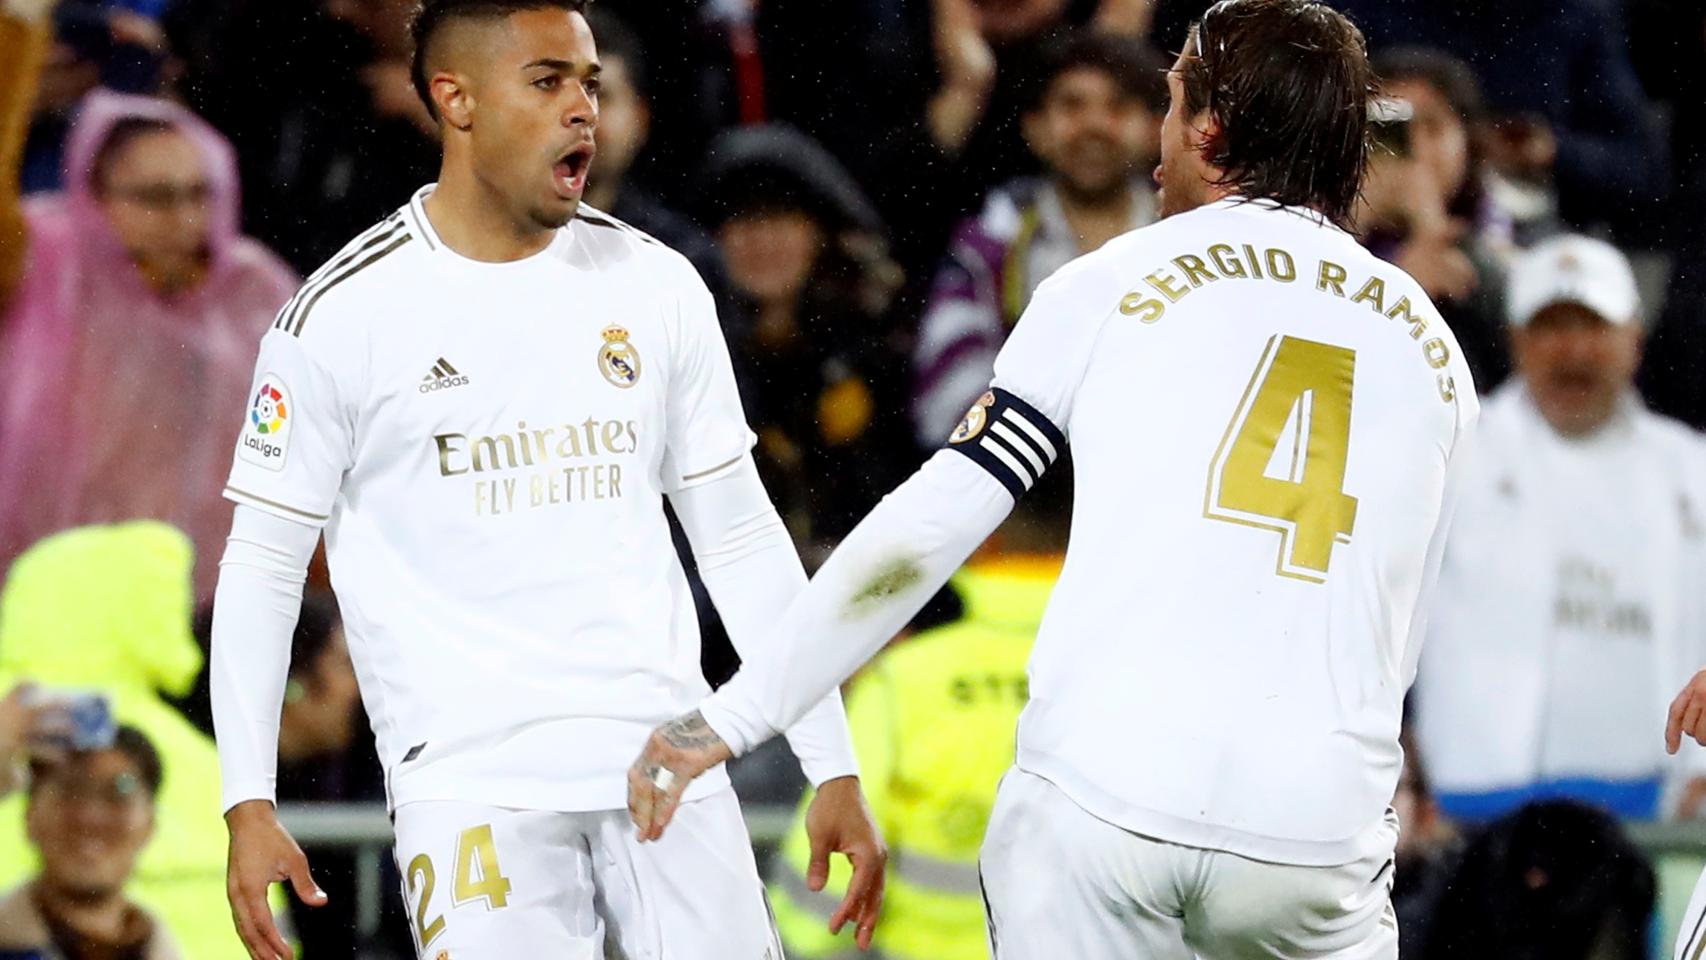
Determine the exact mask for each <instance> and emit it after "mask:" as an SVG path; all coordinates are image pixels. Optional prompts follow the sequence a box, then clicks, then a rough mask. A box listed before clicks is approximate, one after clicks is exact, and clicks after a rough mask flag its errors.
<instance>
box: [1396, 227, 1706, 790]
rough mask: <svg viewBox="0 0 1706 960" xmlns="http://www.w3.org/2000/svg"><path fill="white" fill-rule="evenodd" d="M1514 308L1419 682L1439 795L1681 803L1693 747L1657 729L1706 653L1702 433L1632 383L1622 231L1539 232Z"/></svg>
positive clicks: (1634, 331) (1634, 319) (1638, 331)
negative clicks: (1510, 365) (1677, 748)
mask: <svg viewBox="0 0 1706 960" xmlns="http://www.w3.org/2000/svg"><path fill="white" fill-rule="evenodd" d="M1508 306H1509V311H1510V315H1509V319H1510V324H1511V329H1510V335H1511V346H1512V354H1513V357H1514V359H1515V361H1516V374H1517V375H1516V376H1515V377H1513V378H1512V380H1511V381H1510V382H1509V383H1508V384H1506V385H1505V386H1504V387H1502V388H1500V389H1499V390H1498V391H1497V392H1495V393H1494V394H1493V395H1492V396H1491V397H1489V398H1488V400H1487V403H1486V405H1485V406H1484V407H1483V408H1482V420H1481V424H1482V426H1481V429H1482V442H1481V443H1480V445H1479V447H1478V449H1477V454H1476V460H1475V462H1473V463H1472V464H1471V469H1470V471H1469V472H1468V473H1467V474H1466V475H1465V477H1464V488H1463V493H1462V499H1461V501H1460V502H1459V507H1458V514H1457V517H1458V519H1457V521H1456V523H1455V524H1454V526H1453V527H1452V532H1451V536H1450V538H1449V539H1448V540H1447V543H1446V551H1445V558H1444V561H1443V564H1442V566H1441V570H1440V580H1439V592H1438V594H1437V595H1436V603H1435V605H1434V610H1433V613H1432V619H1431V625H1430V629H1429V635H1428V639H1427V642H1426V644H1425V646H1424V648H1423V654H1422V662H1421V668H1420V672H1419V675H1418V679H1417V683H1416V693H1415V696H1416V698H1417V702H1416V709H1417V716H1416V720H1417V735H1418V736H1417V739H1418V741H1419V744H1420V747H1421V750H1422V752H1423V754H1424V755H1425V756H1426V758H1427V761H1428V765H1429V768H1430V769H1431V771H1432V773H1433V775H1434V780H1435V785H1436V788H1437V792H1438V794H1439V800H1440V804H1441V806H1442V807H1443V808H1444V809H1445V811H1446V812H1447V813H1448V814H1450V815H1452V816H1455V817H1458V818H1461V819H1466V820H1472V821H1473V820H1485V819H1489V818H1492V817H1496V816H1498V815H1500V814H1503V813H1505V812H1507V811H1509V810H1511V809H1514V808H1515V807H1518V806H1520V805H1522V804H1523V803H1526V802H1529V801H1531V800H1537V799H1544V798H1552V797H1569V798H1572V799H1577V800H1582V801H1586V802H1588V803H1592V804H1595V805H1598V806H1601V807H1604V808H1607V809H1609V810H1611V811H1613V812H1615V813H1618V814H1620V815H1624V816H1632V817H1652V816H1655V815H1657V814H1658V813H1659V812H1660V811H1661V810H1665V809H1674V808H1675V807H1676V805H1677V804H1678V803H1679V800H1678V798H1679V797H1680V798H1682V802H1684V803H1685V804H1686V806H1688V807H1694V806H1696V805H1697V804H1698V801H1699V798H1700V796H1701V795H1702V791H1701V790H1700V789H1699V788H1694V789H1686V790H1684V789H1682V788H1684V787H1686V786H1687V785H1688V783H1689V782H1690V781H1691V780H1692V779H1693V778H1694V777H1695V776H1697V775H1698V774H1699V773H1702V772H1706V757H1692V758H1684V759H1683V760H1679V761H1669V760H1667V758H1666V756H1665V754H1664V752H1663V750H1662V747H1663V744H1662V743H1661V742H1660V738H1658V737H1656V736H1655V735H1654V730H1655V729H1656V726H1657V725H1658V724H1659V723H1661V718H1663V717H1664V716H1665V708H1666V705H1667V704H1668V703H1669V701H1670V697H1671V695H1672V694H1673V693H1674V692H1675V690H1676V689H1677V688H1678V687H1679V686H1680V685H1681V684H1682V683H1683V681H1684V680H1686V678H1687V677H1688V676H1689V675H1690V674H1691V673H1692V672H1693V670H1694V669H1695V668H1696V667H1698V666H1699V665H1700V663H1702V662H1706V653H1703V652H1702V643H1701V641H1702V639H1703V638H1706V591H1703V590H1701V589H1700V584H1701V583H1702V582H1706V581H1703V580H1702V579H1701V575H1702V573H1703V572H1706V444H1703V443H1702V440H1701V438H1700V436H1699V435H1697V434H1695V433H1694V432H1693V431H1691V430H1690V429H1688V428H1687V427H1685V426H1684V425H1682V424H1681V423H1678V422H1676V421H1673V420H1669V419H1667V418H1664V417H1661V416H1659V415H1657V414H1655V413H1652V412H1651V411H1649V410H1648V409H1647V408H1646V407H1645V406H1644V405H1643V404H1642V403H1641V400H1640V398H1639V397H1638V396H1637V395H1636V393H1635V391H1634V389H1633V387H1632V383H1633V381H1634V376H1635V370H1636V367H1637V366H1638V365H1639V363H1640V359H1641V347H1642V341H1643V331H1642V328H1641V324H1640V318H1639V313H1640V301H1639V297H1638V295H1637V293H1636V288H1635V277H1634V274H1633V272H1632V271H1631V270H1630V267H1629V262H1628V260H1627V259H1625V258H1624V257H1623V255H1622V254H1621V253H1619V252H1618V251H1617V250H1616V248H1614V247H1612V246H1610V245H1608V244H1605V243H1602V242H1600V241H1598V240H1593V239H1590V238H1587V237H1579V236H1563V237H1557V238H1554V239H1552V240H1549V241H1547V242H1545V243H1542V244H1540V245H1539V246H1537V247H1535V248H1533V249H1532V250H1530V251H1528V252H1527V253H1525V254H1524V255H1522V256H1521V257H1520V258H1519V259H1518V261H1517V263H1516V264H1515V265H1514V268H1513V270H1512V273H1511V280H1510V289H1509V297H1508ZM1684 764H1692V765H1693V766H1692V768H1690V767H1686V766H1683V765H1684ZM1701 782H1702V783H1706V781H1701ZM1667 791H1668V793H1667Z"/></svg>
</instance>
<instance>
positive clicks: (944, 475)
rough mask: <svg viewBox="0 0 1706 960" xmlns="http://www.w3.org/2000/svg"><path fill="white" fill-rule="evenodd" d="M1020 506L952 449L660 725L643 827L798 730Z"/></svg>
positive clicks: (639, 810)
mask: <svg viewBox="0 0 1706 960" xmlns="http://www.w3.org/2000/svg"><path fill="white" fill-rule="evenodd" d="M1012 509H1013V494H1012V493H1010V492H1009V490H1008V487H1007V486H1005V485H1004V484H1002V483H1001V482H999V481H997V480H996V479H995V478H994V477H993V476H991V474H990V473H988V472H987V471H986V470H985V469H984V468H982V467H981V466H979V465H978V464H977V463H976V462H974V461H973V460H971V459H969V458H968V457H965V456H961V455H960V454H959V453H956V452H954V451H950V450H944V451H941V452H939V453H937V454H936V455H935V456H934V457H932V458H931V459H930V461H929V462H928V463H926V464H925V465H924V467H923V468H922V469H921V470H919V471H918V472H917V473H916V474H914V475H913V476H912V478H911V479H909V480H907V481H906V482H905V483H903V484H901V485H900V486H899V487H897V488H896V489H895V491H894V492H893V493H891V494H889V495H888V496H887V497H886V498H884V499H883V502H882V503H880V504H878V505H877V508H876V509H875V510H873V511H871V514H870V516H868V517H866V518H865V519H864V520H863V521H861V522H860V524H859V526H858V527H856V528H855V529H854V530H853V532H852V533H850V534H848V536H847V539H846V540H844V541H842V543H841V546H840V547H839V548H837V549H836V551H835V553H834V554H833V555H832V556H831V557H830V558H829V560H828V562H826V563H825V564H824V565H823V568H822V569H821V570H819V571H818V572H817V576H815V577H814V578H812V581H811V583H810V585H808V586H807V587H806V589H805V591H804V592H803V593H801V594H800V596H799V597H798V598H797V599H796V600H795V601H794V603H793V604H792V605H790V606H789V608H788V612H787V614H786V615H785V616H783V617H782V619H781V620H780V622H778V623H777V624H776V627H775V632H776V634H777V636H778V637H780V638H782V639H781V642H778V643H776V644H774V645H773V646H772V648H771V652H772V655H771V656H768V657H766V658H765V659H763V660H760V661H757V662H752V663H748V664H746V665H745V666H744V667H743V668H742V669H741V671H740V673H738V674H736V675H735V677H734V679H732V680H730V681H729V682H728V683H726V684H724V685H723V687H722V689H720V690H718V691H717V692H716V693H715V694H713V695H712V696H711V697H710V698H709V699H707V700H706V701H705V703H704V705H703V706H702V707H701V709H700V710H699V711H695V712H694V713H691V714H688V715H686V716H684V717H679V718H677V719H676V720H673V721H671V722H670V723H668V724H665V725H664V726H662V727H659V728H658V729H657V730H655V731H653V733H652V736H651V738H650V739H649V740H648V741H647V744H646V749H645V751H644V752H643V753H642V754H641V755H640V758H639V759H638V760H636V761H635V763H634V766H633V768H631V769H630V771H629V776H628V786H629V803H628V808H629V812H630V813H631V814H632V815H633V818H634V823H635V825H636V826H638V827H639V831H640V838H641V839H642V840H646V839H656V838H657V837H659V836H662V834H663V830H664V828H666V827H667V826H668V825H669V821H670V818H671V817H672V816H673V815H674V813H675V808H676V805H677V804H678V803H679V802H680V800H681V795H682V793H683V791H685V790H686V788H687V784H688V782H689V781H691V780H692V779H693V778H694V777H697V776H698V775H699V774H701V773H704V772H705V771H706V770H708V769H710V768H711V767H713V766H715V765H716V764H718V763H721V762H722V761H724V760H727V759H728V758H729V757H731V756H735V755H737V754H740V753H744V752H746V751H747V750H750V749H752V748H753V747H755V746H757V745H758V744H760V743H763V742H764V741H765V740H767V739H769V738H770V737H772V736H774V735H775V734H776V731H778V730H783V729H787V728H788V727H789V726H790V725H791V724H793V723H794V721H795V720H797V719H798V718H799V717H800V716H801V715H802V714H804V713H805V712H806V711H807V710H808V709H810V708H811V706H812V705H813V704H815V703H817V702H818V701H819V700H821V699H823V697H824V696H825V695H826V694H827V693H828V692H829V691H830V690H833V689H835V688H836V687H838V686H840V685H841V683H842V681H844V680H846V679H847V678H848V677H850V676H852V675H853V672H854V671H855V670H857V669H858V668H859V667H860V666H861V665H862V664H864V662H865V661H866V660H869V659H870V658H871V657H872V656H873V655H875V654H876V652H877V651H878V650H880V649H882V646H883V644H885V643H887V642H888V640H889V639H890V638H891V637H893V636H894V635H895V633H897V632H898V631H899V630H900V629H901V628H902V627H904V626H905V625H906V623H907V621H909V620H911V619H912V617H913V615H914V614H916V613H917V612H918V610H919V608H921V607H922V606H923V605H924V604H925V602H926V601H928V600H929V599H930V597H931V596H932V595H934V594H935V592H936V591H937V590H938V589H940V588H941V586H942V585H943V584H944V583H946V582H947V581H948V577H949V576H951V575H952V574H953V572H954V571H955V570H957V569H958V568H959V566H960V564H962V563H964V562H965V559H966V557H968V556H970V555H971V552H972V550H973V549H975V548H976V547H977V545H978V544H979V543H982V542H983V540H984V538H986V537H988V536H989V534H990V533H991V532H993V531H994V530H995V528H996V527H997V526H998V525H999V524H1000V523H1001V521H1002V519H1004V518H1005V517H1006V516H1007V514H1008V513H1009V512H1011V510H1012Z"/></svg>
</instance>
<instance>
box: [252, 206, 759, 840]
mask: <svg viewBox="0 0 1706 960" xmlns="http://www.w3.org/2000/svg"><path fill="white" fill-rule="evenodd" d="M430 189H431V188H430V187H428V188H426V189H423V190H422V191H421V193H419V194H417V195H416V197H415V198H414V199H413V200H412V201H411V202H410V204H409V205H408V206H406V207H404V208H403V209H401V210H399V211H398V212H397V213H396V214H394V215H392V216H391V217H390V218H388V219H387V220H385V221H384V222H382V223H381V224H379V225H378V226H377V227H375V228H374V229H373V230H370V231H368V233H367V234H365V235H364V236H362V237H360V238H358V239H357V240H356V241H354V242H352V243H351V244H350V246H349V247H347V248H346V249H345V251H344V252H343V253H341V254H340V255H339V256H337V257H336V258H334V259H333V260H332V261H331V262H330V263H329V264H328V265H327V266H326V267H325V268H323V269H322V270H321V271H320V272H319V273H318V274H316V275H315V276H314V277H312V278H310V280H309V282H308V283H306V284H305V285H304V286H303V288H302V290H301V292H300V293H298V294H297V296H296V298H295V299H294V300H293V301H292V302H291V303H290V304H289V305H288V306H286V308H285V309H284V311H283V312H282V314H281V315H280V317H279V319H278V321H277V322H276V323H275V325H274V327H273V329H272V330H271V331H269V332H268V333H267V335H266V337H265V338H264V340H263V341H262V344H261V351H260V358H259V360H258V362H257V366H256V377H255V386H254V391H253V393H252V401H251V405H250V409H249V410H248V412H247V417H248V419H247V422H246V426H245V428H244V430H243V432H242V435H241V437H240V439H239V443H238V446H237V451H236V458H235V464H234V466H233V467H232V471H231V479H230V485H229V487H228V488H227V491H226V493H227V496H229V497H230V498H231V499H232V500H235V501H236V502H238V503H242V504H247V505H249V506H251V507H254V508H256V509H259V510H264V511H267V512H269V513H273V514H276V515H278V516H281V517H285V518H288V519H292V520H296V521H299V522H303V523H309V524H317V525H319V524H323V525H324V527H325V536H326V547H327V553H328V559H329V562H330V566H331V573H332V581H333V585H334V587H335V588H336V590H337V593H338V599H339V602H340V604H341V606H342V609H343V615H344V619H345V627H346V631H347V634H348V638H349V645H350V654H351V656H352V658H353V659H354V661H355V668H356V673H357V677H358V678H359V680H360V685H361V692H362V699H363V702H364V703H365V705H366V707H367V711H368V715H369V716H370V718H371V719H372V722H373V726H374V732H375V734H376V735H377V738H378V744H379V753H380V759H381V761H382V762H383V763H384V766H385V769H386V772H387V780H388V784H389V789H390V793H391V799H392V803H393V804H394V805H395V804H401V803H405V802H409V801H413V800H461V801H468V802H475V803H485V804H491V805H498V806H508V807H521V808H537V809H554V810H563V811H575V810H606V809H617V808H621V807H622V806H624V805H625V803H626V782H625V779H624V773H625V771H626V770H627V767H628V765H629V763H630V762H632V760H633V758H634V756H635V755H636V754H637V753H638V752H639V750H640V748H641V746H642V745H643V743H644V741H645V738H646V736H647V734H648V733H649V732H650V731H651V729H652V728H653V727H654V726H655V725H657V724H659V723H661V722H663V721H666V720H668V719H669V718H671V717H673V716H676V715H677V714H680V713H682V712H684V711H686V710H688V709H691V708H692V707H693V705H694V704H696V703H697V702H698V701H699V700H700V699H701V698H702V697H704V696H705V694H706V693H707V692H708V687H707V685H706V683H705V680H704V678H703V675H702V673H701V670H700V664H699V635H698V623H697V620H696V618H695V612H694V606H693V602H692V600H691V598H690V595H689V592H688V585H687V581H686V578H685V576H684V574H683V572H682V569H681V565H680V563H679V561H678V559H677V556H676V552H675V549H674V547H673V546H672V544H671V541H670V533H669V528H668V525H667V522H666V520H665V517H664V512H663V509H662V503H661V500H660V498H661V497H662V496H663V495H664V494H666V493H671V492H674V491H677V490H680V489H683V488H685V487H688V486H691V485H694V484H697V483H701V482H704V481H707V480H710V479H712V478H715V477H718V476H720V475H722V474H723V472H725V471H727V470H729V469H731V468H734V467H735V466H737V465H738V464H740V463H741V462H742V460H743V458H744V457H745V456H746V454H747V451H748V450H749V448H750V446H751V443H752V435H751V433H750V432H749V431H748V429H747V426H746V421H745V418H744V416H743V414H742V410H741V405H740V400H739V397H738V395H737V393H736V389H735V381H734V375H733V371H732V369H731V366H730V362H729V356H728V349H727V347H726V345H725V343H724V340H723V335H722V331H721V328H720V327H719V325H718V322H717V316H716V312H715V309H714V307H713V305H712V300H711V296H710V294H709V292H708V291H707V290H706V288H705V285H704V283H703V282H702V281H701V280H700V279H699V276H698V274H697V273H696V272H695V271H694V270H693V268H692V267H691V266H690V265H689V264H688V262H687V261H686V260H685V259H684V258H683V257H681V256H680V255H679V254H677V253H675V252H674V251H672V250H670V249H668V248H666V247H664V246H663V245H661V244H659V243H658V242H656V241H655V240H652V239H651V238H650V237H647V236H645V235H644V234H641V233H639V232H637V231H635V230H633V229H632V228H629V227H628V226H626V225H625V224H621V223H619V222H618V221H615V220H612V219H610V218H608V217H606V216H604V215H603V214H600V213H598V212H597V211H595V210H592V209H590V208H587V207H585V206H583V207H581V212H580V214H579V215H578V216H577V218H576V219H575V220H574V221H573V222H572V223H570V224H569V225H568V226H566V227H564V228H563V229H562V230H560V231H558V232H557V235H556V237H555V239H554V240H553V241H552V243H551V245H550V246H549V247H548V248H547V249H545V250H544V251H542V252H540V253H539V254H537V255H535V256H532V257H529V258H527V259H524V260H520V261H514V262H508V263H482V262H477V261H474V260H470V259H467V258H465V257H462V256H460V255H458V254H457V253H455V252H453V251H451V250H450V249H449V248H448V247H446V246H445V245H444V243H442V242H441V241H440V240H439V239H438V237H437V235H436V234H435V233H434V231H433V228H432V226H431V224H430V223H429V222H428V220H427V217H426V214H425V212H424V210H423V208H422V205H421V201H422V199H423V198H424V197H425V196H426V194H427V193H428V192H429V191H430ZM706 779H707V782H706V783H705V784H704V785H703V786H701V785H699V784H695V786H694V789H693V791H691V792H690V793H689V796H690V797H692V796H695V795H703V794H705V793H709V792H711V791H713V790H716V789H719V788H721V787H722V786H724V785H726V783H727V781H726V778H724V777H723V775H722V774H721V772H720V771H719V772H717V773H715V774H714V775H712V776H710V777H708V778H706Z"/></svg>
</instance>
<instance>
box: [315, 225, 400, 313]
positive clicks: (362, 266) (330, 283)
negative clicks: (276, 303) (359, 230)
mask: <svg viewBox="0 0 1706 960" xmlns="http://www.w3.org/2000/svg"><path fill="white" fill-rule="evenodd" d="M413 239H414V235H413V234H411V233H409V232H408V231H407V230H404V231H402V233H401V236H398V237H397V238H396V239H395V240H392V241H391V242H390V243H389V244H387V245H385V246H383V247H380V248H379V250H378V252H376V253H373V254H371V255H370V256H368V258H367V259H365V260H363V261H361V262H360V263H357V264H356V265H355V266H352V267H350V268H349V269H348V270H345V271H344V272H343V273H340V274H338V275H337V276H335V277H331V278H329V279H328V280H327V281H326V284H325V285H324V286H322V287H320V288H319V289H318V290H316V291H314V296H312V297H310V298H309V299H308V300H307V301H306V302H305V303H303V304H302V309H301V310H300V311H298V316H297V318H296V325H295V326H293V327H291V329H290V335H291V336H293V337H300V336H302V328H303V327H306V326H307V325H308V315H309V314H310V313H312V312H313V310H314V306H315V305H316V304H318V303H319V302H320V298H321V297H323V296H325V295H326V294H327V293H329V292H330V291H331V289H332V288H333V287H335V286H337V285H338V284H340V283H343V282H344V281H345V280H348V279H349V278H350V277H353V276H355V275H356V274H358V273H360V272H361V271H363V270H366V269H367V268H368V267H371V266H373V265H374V264H375V263H378V262H379V261H380V260H383V259H384V258H386V257H387V256H390V255H391V253H392V252H393V251H395V250H396V249H397V248H398V247H401V246H402V245H403V244H405V243H408V242H409V241H410V240H413Z"/></svg>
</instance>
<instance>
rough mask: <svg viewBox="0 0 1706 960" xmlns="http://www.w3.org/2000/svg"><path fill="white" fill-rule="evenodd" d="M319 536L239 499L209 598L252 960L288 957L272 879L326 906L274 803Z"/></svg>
mask: <svg viewBox="0 0 1706 960" xmlns="http://www.w3.org/2000/svg"><path fill="white" fill-rule="evenodd" d="M319 539H320V531H319V529H318V528H317V527H311V526H306V525H303V524H299V523H293V522H291V521H289V520H284V519H282V518H279V517H275V516H272V515H270V514H267V513H263V512H261V511H259V510H257V509H255V508H253V507H250V506H246V505H243V504H239V505H238V506H237V507H236V510H235V511H234V513H233V516H232V523H231V537H230V539H229V540H228V541H227V542H226V547H225V556H224V558H223V559H221V560H220V563H219V586H218V588H217V589H216V590H215V592H214V598H213V655H212V666H211V673H212V698H213V725H214V732H215V735H216V738H217V741H218V744H219V766H220V775H221V778H222V781H223V791H224V796H225V807H226V812H225V822H226V826H227V827H228V828H229V830H230V833H231V846H230V857H229V859H228V861H227V864H226V875H225V888H226V895H227V897H228V898H229V900H230V903H231V916H232V919H233V921H234V922H235V923H236V926H237V933H238V935H239V936H241V937H242V939H243V945H244V946H245V947H247V948H248V951H249V956H250V957H252V958H255V960H277V958H281V957H290V956H291V955H292V954H291V949H290V945H289V944H287V943H286V942H285V940H284V937H283V935H281V934H280V933H279V931H278V927H277V925H276V924H274V923H273V918H272V908H271V907H270V906H269V905H268V904H267V889H268V887H269V885H271V884H272V883H274V882H277V881H289V882H290V884H291V886H292V887H293V888H294V889H295V891H296V895H297V896H298V897H301V898H302V901H303V902H304V903H307V904H308V905H310V906H320V905H322V904H324V903H325V902H326V895H325V894H324V893H323V892H321V890H320V888H319V886H318V885H317V884H315V883H314V880H313V879H312V878H311V877H310V876H309V873H308V860H307V858H306V857H305V856H303V854H302V849H301V848H300V847H298V846H297V845H296V841H295V840H292V839H291V837H290V834H288V833H286V832H285V829H284V827H283V826H282V825H280V824H279V822H278V817H277V814H276V811H275V810H274V807H273V798H274V789H273V788H274V783H275V782H276V779H277V776H276V771H277V764H278V724H279V713H280V711H281V710H282V709H283V706H284V687H285V682H286V679H287V675H288V673H289V669H290V638H291V633H292V631H294V630H295V629H296V618H297V616H298V614H299V613H300V610H301V606H302V584H303V581H304V580H305V579H306V577H307V572H308V561H309V558H311V557H312V556H313V554H314V547H315V545H316V544H317V543H318V542H319Z"/></svg>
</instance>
